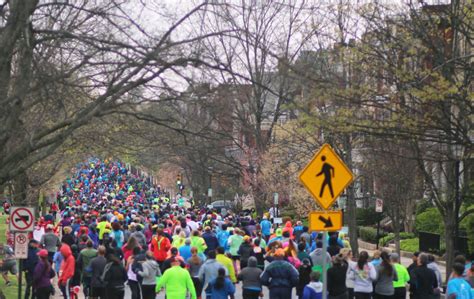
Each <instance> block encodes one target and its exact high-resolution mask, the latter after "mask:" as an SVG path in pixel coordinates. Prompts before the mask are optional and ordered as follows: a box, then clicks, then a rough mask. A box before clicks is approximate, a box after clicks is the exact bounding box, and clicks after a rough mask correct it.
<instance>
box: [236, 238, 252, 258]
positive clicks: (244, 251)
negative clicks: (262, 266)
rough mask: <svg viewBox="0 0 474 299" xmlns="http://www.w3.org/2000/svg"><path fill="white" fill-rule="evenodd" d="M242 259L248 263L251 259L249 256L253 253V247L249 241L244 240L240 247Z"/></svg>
mask: <svg viewBox="0 0 474 299" xmlns="http://www.w3.org/2000/svg"><path fill="white" fill-rule="evenodd" d="M239 255H240V261H243V262H244V263H246V262H247V261H248V260H249V257H251V256H252V255H253V248H252V246H250V244H249V243H247V242H244V243H242V245H240V247H239Z"/></svg>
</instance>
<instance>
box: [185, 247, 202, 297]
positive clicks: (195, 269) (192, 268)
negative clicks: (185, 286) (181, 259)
mask: <svg viewBox="0 0 474 299" xmlns="http://www.w3.org/2000/svg"><path fill="white" fill-rule="evenodd" d="M191 254H192V255H191V257H190V258H188V260H187V261H186V264H187V265H188V270H189V274H190V275H191V279H192V280H193V284H194V289H195V290H196V295H197V298H198V299H200V298H201V293H202V283H201V280H199V269H201V266H202V259H201V258H200V257H199V256H198V250H197V248H196V247H191Z"/></svg>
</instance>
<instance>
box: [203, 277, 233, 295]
mask: <svg viewBox="0 0 474 299" xmlns="http://www.w3.org/2000/svg"><path fill="white" fill-rule="evenodd" d="M215 285H216V280H215V279H214V280H213V281H211V283H210V284H209V286H210V288H209V290H210V294H211V299H227V298H229V295H233V294H234V293H235V286H234V284H233V283H232V281H230V279H229V278H227V277H226V278H225V280H224V287H223V288H222V289H216V288H215ZM208 293H209V292H208V290H206V294H208Z"/></svg>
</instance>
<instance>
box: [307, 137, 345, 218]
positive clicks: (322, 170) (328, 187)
mask: <svg viewBox="0 0 474 299" xmlns="http://www.w3.org/2000/svg"><path fill="white" fill-rule="evenodd" d="M299 178H300V181H301V183H303V185H304V186H305V188H306V189H307V190H308V191H309V193H311V195H312V196H313V197H314V199H315V200H316V202H317V203H318V204H319V205H320V206H321V207H322V208H323V209H325V210H327V209H328V208H329V207H331V206H332V205H333V204H334V202H335V201H336V199H337V197H338V196H339V195H340V194H341V193H342V192H343V191H344V189H345V188H346V187H347V186H348V185H349V184H350V183H351V182H352V181H353V180H354V175H353V174H352V172H351V170H350V169H349V168H347V166H346V164H344V162H343V161H342V160H341V158H339V156H338V155H337V154H336V153H335V152H334V150H333V149H332V148H331V146H330V145H329V144H324V145H323V146H322V147H321V149H319V151H318V152H317V153H316V155H314V157H313V159H312V160H311V161H310V162H309V163H308V165H306V167H305V168H304V169H303V171H301V173H300V176H299Z"/></svg>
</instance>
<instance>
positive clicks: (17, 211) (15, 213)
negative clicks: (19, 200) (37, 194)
mask: <svg viewBox="0 0 474 299" xmlns="http://www.w3.org/2000/svg"><path fill="white" fill-rule="evenodd" d="M34 215H35V208H31V207H12V208H11V210H10V231H12V232H31V231H33V229H34V224H35V216H34Z"/></svg>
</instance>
